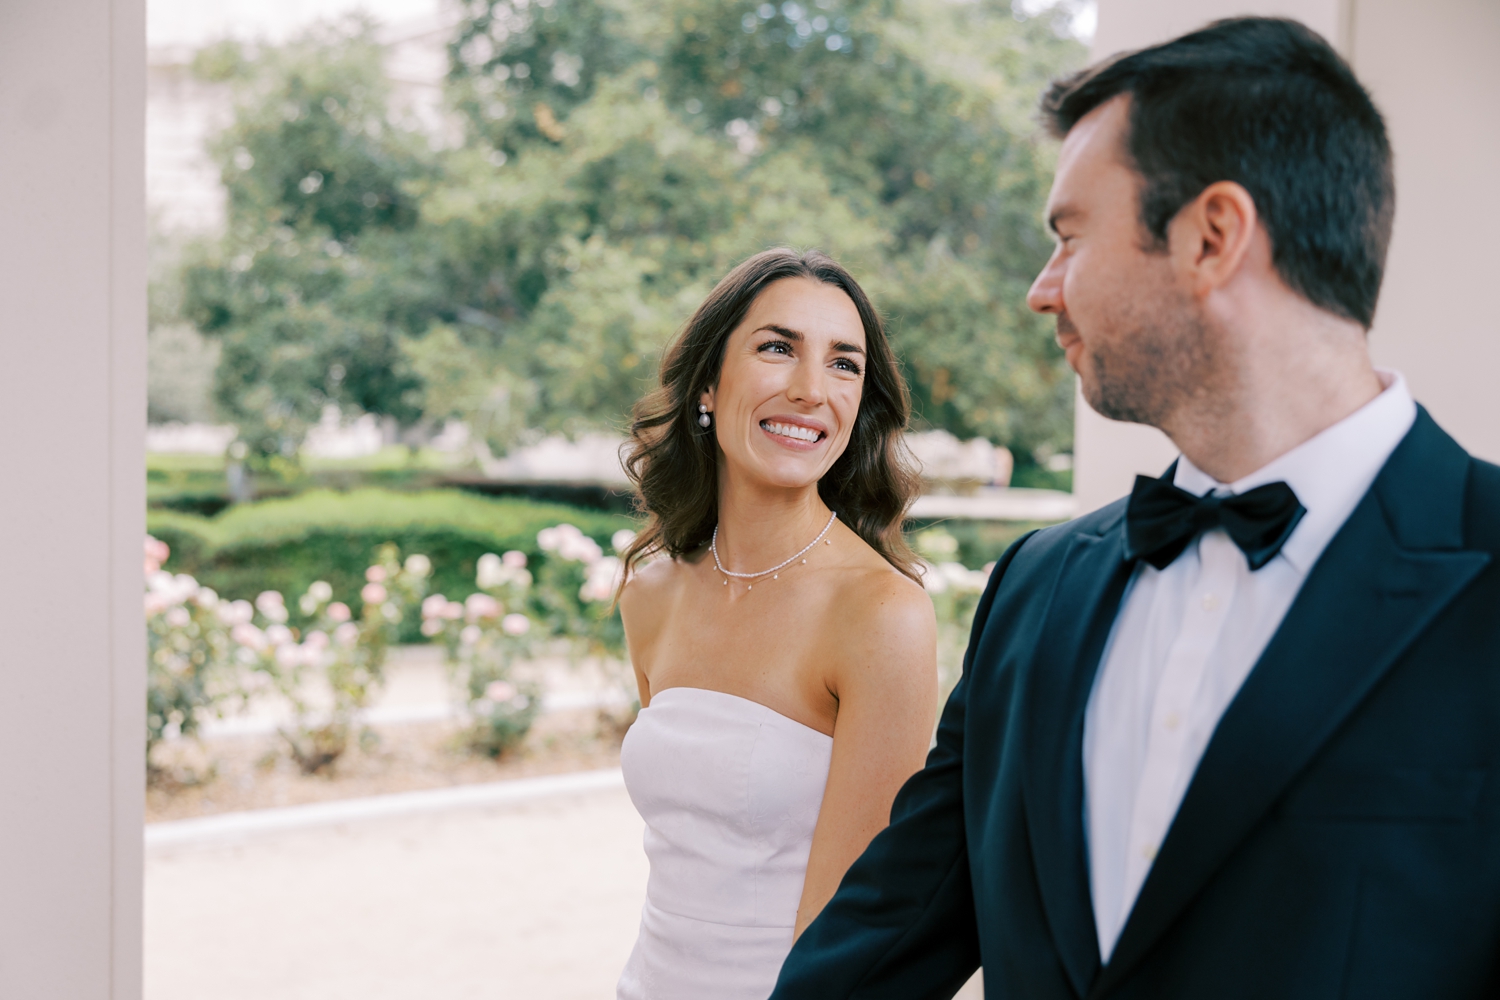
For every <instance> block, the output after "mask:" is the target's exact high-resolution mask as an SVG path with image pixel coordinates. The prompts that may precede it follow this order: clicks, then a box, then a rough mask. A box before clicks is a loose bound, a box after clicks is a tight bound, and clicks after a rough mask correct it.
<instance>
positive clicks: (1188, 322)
mask: <svg viewBox="0 0 1500 1000" xmlns="http://www.w3.org/2000/svg"><path fill="white" fill-rule="evenodd" d="M1129 102H1130V99H1129V97H1124V96H1122V97H1116V98H1114V99H1112V100H1110V101H1106V102H1105V103H1104V104H1101V105H1100V106H1099V107H1097V108H1095V109H1094V110H1093V111H1091V112H1090V113H1089V114H1087V115H1085V116H1084V117H1083V118H1082V119H1081V120H1079V122H1078V124H1077V125H1075V126H1074V127H1073V129H1072V131H1070V132H1069V133H1068V135H1067V138H1066V139H1065V140H1064V141H1063V145H1062V150H1061V152H1060V154H1059V156H1058V164H1057V176H1056V178H1055V179H1054V180H1053V184H1052V194H1051V195H1050V196H1049V197H1048V199H1047V219H1048V225H1049V227H1050V228H1051V229H1052V231H1053V234H1054V235H1055V237H1056V239H1057V249H1056V250H1054V251H1053V253H1052V258H1051V260H1049V261H1048V262H1047V266H1046V267H1045V268H1044V269H1043V270H1042V273H1041V274H1039V275H1037V279H1036V281H1035V282H1034V283H1033V284H1032V286H1031V291H1030V292H1029V293H1028V295H1027V297H1026V302H1027V305H1029V306H1030V307H1031V308H1032V309H1034V310H1035V311H1037V312H1040V313H1049V314H1051V315H1053V316H1056V317H1057V342H1058V344H1059V345H1061V347H1062V349H1063V351H1064V352H1065V353H1066V354H1067V358H1068V365H1069V366H1070V367H1071V368H1072V369H1073V370H1074V371H1075V372H1077V373H1078V375H1079V378H1080V379H1081V380H1082V383H1083V396H1084V399H1086V400H1087V401H1088V404H1089V405H1090V406H1092V407H1093V408H1094V409H1095V410H1097V411H1098V412H1099V413H1101V414H1103V415H1104V416H1106V417H1109V418H1110V419H1112V420H1128V421H1131V422H1134V423H1143V424H1151V425H1153V426H1161V425H1162V422H1163V421H1164V420H1165V419H1167V418H1168V417H1169V416H1170V414H1171V413H1172V412H1173V411H1174V410H1175V409H1176V408H1177V407H1178V406H1179V405H1180V404H1181V403H1183V402H1185V401H1186V400H1187V399H1189V398H1191V397H1192V396H1194V395H1196V394H1199V393H1202V392H1204V391H1206V390H1207V389H1208V387H1209V383H1210V382H1211V381H1212V380H1213V379H1212V375H1213V373H1214V371H1215V369H1217V368H1218V365H1217V364H1216V363H1215V362H1216V357H1215V355H1216V353H1217V352H1216V351H1215V350H1214V348H1213V343H1212V341H1213V338H1212V336H1211V334H1210V332H1209V331H1208V330H1207V329H1206V328H1205V326H1204V324H1203V321H1202V313H1201V310H1200V308H1199V305H1198V303H1197V302H1196V301H1194V299H1193V298H1192V296H1191V295H1190V294H1189V293H1188V291H1187V289H1186V285H1185V282H1184V281H1183V280H1182V279H1181V277H1180V276H1179V275H1178V274H1177V272H1176V270H1175V269H1174V267H1173V259H1172V255H1171V254H1169V253H1167V252H1165V251H1161V250H1157V249H1155V248H1152V247H1150V246H1149V240H1150V237H1149V234H1148V233H1147V232H1146V230H1145V227H1144V226H1143V225H1142V224H1141V221H1140V209H1139V188H1140V183H1141V178H1140V175H1139V174H1137V173H1136V171H1135V169H1134V168H1133V167H1132V166H1131V165H1130V164H1129V161H1128V154H1127V152H1126V145H1125V140H1126V137H1127V135H1128V132H1129V114H1130V103H1129Z"/></svg>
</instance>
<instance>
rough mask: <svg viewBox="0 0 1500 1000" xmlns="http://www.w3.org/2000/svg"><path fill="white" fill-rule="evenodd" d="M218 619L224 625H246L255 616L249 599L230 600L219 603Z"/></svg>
mask: <svg viewBox="0 0 1500 1000" xmlns="http://www.w3.org/2000/svg"><path fill="white" fill-rule="evenodd" d="M218 610H219V621H221V622H223V623H224V624H225V625H241V624H243V625H248V624H249V623H250V619H252V618H254V617H255V609H254V608H252V607H251V606H250V602H249V601H231V602H229V603H221V604H220V605H219V609H218Z"/></svg>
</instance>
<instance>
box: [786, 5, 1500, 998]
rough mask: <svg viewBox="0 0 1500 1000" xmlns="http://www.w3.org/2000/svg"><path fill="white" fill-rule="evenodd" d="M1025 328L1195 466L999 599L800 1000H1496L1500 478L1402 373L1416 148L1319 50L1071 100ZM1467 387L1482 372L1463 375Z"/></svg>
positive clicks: (1192, 56)
mask: <svg viewBox="0 0 1500 1000" xmlns="http://www.w3.org/2000/svg"><path fill="white" fill-rule="evenodd" d="M1044 112H1045V114H1046V116H1047V117H1048V119H1049V121H1050V123H1051V125H1052V126H1053V127H1054V129H1055V130H1056V132H1057V133H1058V134H1059V135H1060V136H1062V137H1064V141H1063V146H1062V151H1061V154H1060V157H1059V162H1058V168H1057V176H1056V180H1055V183H1054V186H1053V189H1052V194H1051V197H1050V200H1049V203H1048V206H1047V211H1048V221H1049V223H1050V225H1051V227H1052V229H1053V231H1054V232H1055V234H1056V237H1057V249H1056V251H1055V252H1054V253H1053V256H1052V259H1051V260H1050V261H1049V262H1048V264H1047V266H1046V269H1045V270H1044V271H1043V272H1042V273H1041V275H1040V276H1039V277H1038V278H1037V280H1036V283H1035V285H1034V286H1033V288H1032V290H1031V295H1030V304H1031V306H1032V308H1033V309H1036V310H1038V311H1040V312H1044V313H1050V314H1052V315H1053V316H1055V317H1056V321H1057V338H1058V341H1059V343H1060V344H1061V345H1062V347H1063V349H1064V350H1065V351H1066V352H1067V357H1068V363H1069V364H1070V365H1071V366H1072V367H1073V369H1074V370H1075V371H1077V372H1078V374H1079V376H1080V378H1081V381H1082V385H1083V393H1084V396H1085V398H1086V399H1087V401H1088V403H1089V405H1091V406H1092V407H1094V409H1096V410H1098V411H1099V412H1100V413H1102V414H1104V415H1105V416H1107V417H1111V418H1114V419H1116V420H1128V421H1134V422H1138V423H1145V424H1150V425H1153V426H1155V427H1159V428H1161V429H1162V430H1163V431H1165V432H1166V433H1167V434H1168V435H1169V436H1170V437H1171V438H1172V440H1173V441H1174V442H1175V443H1176V444H1177V445H1178V447H1179V448H1180V449H1181V451H1182V457H1181V458H1180V459H1179V460H1178V461H1177V462H1176V463H1175V464H1174V465H1173V466H1172V468H1170V469H1168V470H1167V472H1166V474H1165V475H1163V476H1162V477H1161V478H1160V479H1149V478H1146V477H1140V478H1139V479H1138V480H1137V482H1136V486H1135V491H1134V493H1133V494H1132V495H1131V497H1130V498H1129V500H1128V502H1127V501H1121V502H1119V503H1115V504H1112V505H1110V506H1108V507H1105V508H1104V509H1102V510H1100V511H1097V512H1095V513H1093V514H1090V515H1088V516H1086V517H1083V518H1080V519H1079V520H1077V521H1074V522H1072V523H1069V524H1065V525H1060V526H1058V527H1054V528H1049V529H1047V530H1044V531H1041V532H1037V533H1035V534H1033V535H1030V536H1028V537H1027V538H1025V539H1023V540H1022V541H1020V542H1018V543H1017V544H1016V545H1015V546H1013V547H1012V548H1011V549H1010V551H1009V552H1007V553H1006V554H1005V556H1004V557H1003V558H1002V559H1001V560H1000V562H999V564H998V565H997V566H996V568H995V572H994V575H993V577H992V578H991V580H990V583H989V587H988V589H987V590H986V592H985V596H984V599H983V601H982V602H981V604H980V605H979V610H978V612H977V614H976V616H975V622H974V631H973V636H972V639H971V642H970V645H969V652H968V657H967V661H966V663H965V669H964V676H963V680H962V681H961V682H960V684H959V685H958V687H957V688H956V689H955V690H954V692H953V696H952V699H951V700H950V701H949V703H948V706H947V709H946V710H945V712H944V714H943V719H942V723H941V725H940V727H939V729H938V735H937V744H936V747H935V748H934V749H933V751H932V753H931V755H930V756H929V758H928V764H927V767H926V769H925V770H923V771H922V772H921V773H920V774H918V775H917V776H916V777H915V778H913V779H912V780H911V781H910V782H909V783H908V784H907V786H906V787H905V788H904V789H903V790H902V792H901V795H900V797H899V798H898V799H897V800H896V804H895V807H894V809H893V811H892V816H891V825H890V827H889V828H888V829H887V830H886V831H885V832H883V833H882V834H880V836H878V837H877V838H876V839H875V841H874V842H873V843H872V844H871V845H870V847H869V849H868V850H867V851H866V852H865V854H864V856H863V857H862V858H861V859H860V860H859V861H858V862H856V863H855V865H854V867H853V868H851V869H850V871H849V873H848V875H847V876H846V877H845V878H844V881H843V884H842V886H841V887H840V889H839V891H838V894H837V895H836V896H834V898H833V900H832V901H831V902H830V903H829V904H828V907H827V908H826V909H825V910H824V911H823V913H822V915H821V916H820V917H819V918H818V919H817V921H816V922H815V923H813V924H812V925H811V927H809V928H808V930H807V932H806V933H805V934H803V936H802V938H801V940H800V941H799V942H798V943H797V945H796V947H795V948H794V949H793V950H792V953H791V955H790V957H789V958H788V959H787V961H786V965H785V966H784V968H783V970H782V974H781V979H780V982H779V984H778V986H777V989H776V992H775V993H774V994H773V1000H838V998H845V997H858V998H877V997H879V998H886V997H888V998H892V1000H919V998H926V997H948V996H951V995H952V994H953V993H954V991H955V990H956V989H957V988H958V987H959V986H960V985H961V984H962V983H963V982H964V981H965V980H966V979H967V978H968V977H969V976H970V975H971V974H972V973H973V971H974V969H975V968H976V967H977V966H980V965H981V964H982V965H983V967H984V984H985V995H986V997H988V998H990V1000H1064V998H1105V997H1119V998H1140V1000H1170V998H1184V1000H1188V998H1191V1000H1226V998H1238V997H1245V998H1277V1000H1283V998H1294V1000H1295V998H1308V1000H1313V998H1316V1000H1331V998H1337V997H1351V998H1360V1000H1365V998H1393V1000H1394V998H1411V1000H1418V998H1421V1000H1429V998H1469V997H1473V998H1479V997H1493V996H1497V995H1500V468H1497V467H1495V466H1493V465H1489V464H1486V463H1484V462H1480V461H1478V460H1476V459H1474V458H1471V457H1470V456H1469V455H1468V454H1466V453H1465V452H1464V450H1463V449H1462V448H1460V447H1459V446H1458V444H1456V443H1455V442H1454V441H1453V439H1452V438H1450V437H1449V436H1448V435H1447V434H1446V433H1444V432H1443V430H1442V429H1441V428H1439V427H1438V426H1437V424H1435V423H1434V422H1433V421H1432V418H1431V417H1429V416H1428V415H1427V413H1426V411H1425V410H1423V409H1421V408H1420V407H1418V406H1417V405H1416V404H1415V403H1414V402H1413V401H1412V398H1411V396H1410V395H1409V393H1408V390H1407V387H1406V384H1405V383H1404V381H1403V380H1402V378H1401V376H1400V375H1399V374H1396V373H1394V372H1383V371H1379V370H1377V369H1375V368H1373V367H1372V366H1371V363H1370V359H1369V355H1368V353H1367V350H1366V343H1365V335H1366V331H1367V329H1368V328H1369V325H1370V322H1371V319H1372V317H1373V315H1374V311H1375V300H1376V295H1377V293H1378V291H1379V287H1380V279H1381V271H1382V268H1383V265H1384V262H1385V254H1386V245H1387V242H1388V240H1389V237H1390V232H1391V219H1392V211H1393V184H1392V179H1391V155H1390V148H1389V145H1388V143H1387V140H1386V134H1385V128H1384V125H1383V123H1382V121H1381V118H1380V115H1379V113H1378V112H1377V111H1376V109H1375V107H1374V106H1373V105H1372V104H1371V102H1370V99H1369V97H1368V95H1367V94H1366V93H1365V91H1364V90H1363V89H1362V88H1361V86H1360V85H1359V83H1358V81H1357V80H1355V78H1354V76H1353V74H1352V73H1351V71H1350V69H1349V67H1348V66H1347V65H1346V64H1345V63H1344V62H1343V61H1342V60H1341V59H1340V58H1339V57H1338V55H1336V54H1335V53H1334V52H1333V50H1332V49H1330V48H1329V46H1328V45H1327V43H1326V42H1324V41H1323V39H1321V38H1320V37H1318V36H1317V35H1315V34H1314V33H1312V32H1311V31H1309V30H1307V29H1306V28H1304V27H1302V26H1301V25H1298V24H1296V23H1294V22H1290V21H1280V20H1267V19H1259V18H1246V19H1240V20H1232V21H1221V22H1218V23H1216V24H1213V25H1210V26H1209V27H1207V28H1205V29H1203V30H1201V31H1198V32H1195V33H1193V34H1190V35H1186V36H1184V37H1182V38H1179V39H1176V40H1175V41H1172V42H1168V43H1166V44H1164V45H1160V46H1157V47H1155V48H1151V49H1145V50H1142V51H1139V52H1136V53H1133V54H1129V55H1126V56H1124V57H1123V58H1118V59H1115V60H1113V61H1109V62H1106V63H1103V64H1101V65H1100V66H1098V67H1095V68H1094V69H1091V70H1088V71H1086V72H1084V73H1082V74H1079V75H1078V76H1075V77H1073V78H1071V79H1068V80H1064V81H1062V82H1060V83H1058V84H1056V85H1054V86H1053V88H1052V90H1051V91H1050V93H1049V94H1048V95H1047V97H1046V99H1045V101H1044ZM1452 363H1453V364H1462V363H1463V359H1462V358H1453V359H1452Z"/></svg>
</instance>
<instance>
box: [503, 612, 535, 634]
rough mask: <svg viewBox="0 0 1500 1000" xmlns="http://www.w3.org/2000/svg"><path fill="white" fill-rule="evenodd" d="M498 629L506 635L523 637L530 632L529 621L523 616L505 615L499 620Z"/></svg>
mask: <svg viewBox="0 0 1500 1000" xmlns="http://www.w3.org/2000/svg"><path fill="white" fill-rule="evenodd" d="M500 628H501V629H502V630H503V631H504V632H505V634H506V635H525V634H526V633H527V632H529V631H530V630H531V619H530V618H527V617H526V616H525V615H518V614H510V615H506V616H505V617H504V618H502V619H500Z"/></svg>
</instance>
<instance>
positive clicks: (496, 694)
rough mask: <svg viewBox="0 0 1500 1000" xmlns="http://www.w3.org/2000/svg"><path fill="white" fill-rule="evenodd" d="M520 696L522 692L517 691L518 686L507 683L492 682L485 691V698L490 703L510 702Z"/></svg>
mask: <svg viewBox="0 0 1500 1000" xmlns="http://www.w3.org/2000/svg"><path fill="white" fill-rule="evenodd" d="M518 694H520V692H519V691H517V690H516V686H515V685H514V684H507V683H506V682H505V681H490V683H489V685H488V686H487V687H486V688H485V689H484V696H485V697H486V698H488V699H489V700H490V701H493V702H497V703H498V702H506V701H510V700H511V699H512V698H514V697H515V696H516V695H518Z"/></svg>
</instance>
